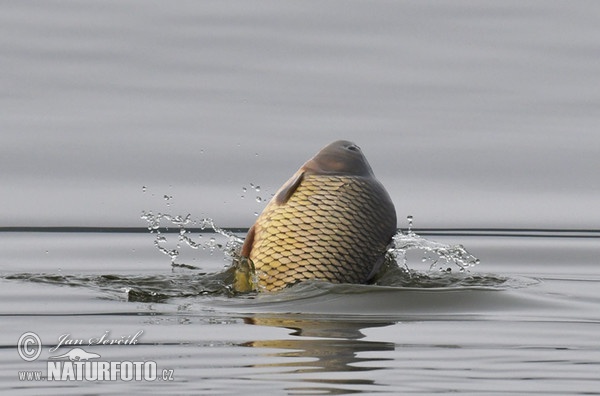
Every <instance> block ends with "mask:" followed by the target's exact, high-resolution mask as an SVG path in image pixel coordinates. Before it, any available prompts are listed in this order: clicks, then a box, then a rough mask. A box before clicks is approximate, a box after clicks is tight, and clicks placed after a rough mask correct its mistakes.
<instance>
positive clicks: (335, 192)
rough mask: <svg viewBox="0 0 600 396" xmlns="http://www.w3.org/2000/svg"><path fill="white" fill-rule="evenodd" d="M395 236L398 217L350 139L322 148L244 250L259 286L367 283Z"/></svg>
mask: <svg viewBox="0 0 600 396" xmlns="http://www.w3.org/2000/svg"><path fill="white" fill-rule="evenodd" d="M395 232H396V212H395V209H394V205H393V203H392V201H391V199H390V197H389V195H388V193H387V192H386V190H385V188H384V187H383V185H381V183H379V181H378V180H377V179H375V177H374V175H373V172H372V170H371V167H370V166H369V164H368V163H367V161H366V158H365V157H364V155H363V154H362V152H361V151H360V149H359V148H358V147H357V146H356V145H355V144H353V143H351V142H348V141H337V142H334V143H332V144H330V145H328V146H326V147H325V148H323V149H322V150H321V151H320V152H319V153H317V155H316V156H315V157H313V158H312V159H311V160H309V161H308V162H306V163H305V164H304V165H303V166H302V167H301V168H300V169H299V170H298V172H296V174H294V176H292V178H290V180H288V182H287V183H286V184H284V185H283V186H282V187H281V188H280V190H279V191H278V192H277V193H276V194H275V196H274V197H273V199H272V200H271V201H270V202H269V204H268V205H267V206H266V207H265V209H264V210H263V212H262V214H261V215H260V216H259V218H258V219H257V220H256V223H255V224H254V225H253V226H252V228H251V229H250V231H249V233H248V236H247V238H246V240H245V242H244V246H243V247H242V256H243V257H247V258H248V259H249V260H250V261H251V263H252V265H253V267H254V271H255V282H256V283H257V284H256V285H255V288H256V289H258V290H267V291H275V290H279V289H282V288H284V287H286V286H288V285H292V284H294V283H297V282H301V281H305V280H309V279H320V280H325V281H329V282H332V283H365V282H367V281H368V280H369V279H370V278H371V277H372V276H373V275H374V274H375V273H376V271H377V270H378V269H379V267H380V266H381V264H382V263H383V260H384V258H385V254H386V252H387V248H388V245H389V244H390V243H391V240H392V237H393V235H394V233H395Z"/></svg>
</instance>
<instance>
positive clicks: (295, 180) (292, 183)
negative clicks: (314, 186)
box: [275, 168, 304, 205]
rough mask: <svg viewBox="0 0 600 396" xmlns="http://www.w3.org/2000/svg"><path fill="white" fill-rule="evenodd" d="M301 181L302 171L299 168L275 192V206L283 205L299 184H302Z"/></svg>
mask: <svg viewBox="0 0 600 396" xmlns="http://www.w3.org/2000/svg"><path fill="white" fill-rule="evenodd" d="M302 179H304V169H302V168H300V170H298V172H296V173H295V174H294V176H292V177H291V178H290V180H288V181H287V182H286V183H285V184H284V185H283V186H282V187H281V188H280V189H279V191H278V192H277V195H276V196H275V202H276V203H277V205H283V204H284V203H286V202H287V201H288V200H289V199H290V198H291V196H292V195H293V194H294V192H296V189H297V188H298V186H299V185H300V183H302Z"/></svg>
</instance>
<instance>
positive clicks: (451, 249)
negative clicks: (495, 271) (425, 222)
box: [389, 216, 479, 273]
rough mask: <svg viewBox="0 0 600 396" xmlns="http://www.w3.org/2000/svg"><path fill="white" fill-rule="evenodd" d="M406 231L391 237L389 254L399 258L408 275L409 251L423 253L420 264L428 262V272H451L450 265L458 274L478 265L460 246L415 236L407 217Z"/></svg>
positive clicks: (411, 217)
mask: <svg viewBox="0 0 600 396" xmlns="http://www.w3.org/2000/svg"><path fill="white" fill-rule="evenodd" d="M406 219H407V221H408V230H407V231H406V233H403V232H402V231H401V230H400V231H398V233H397V234H396V235H394V237H393V242H392V247H391V248H390V249H389V252H390V253H391V254H392V255H393V256H394V257H396V258H397V259H398V258H401V260H402V263H403V266H404V268H405V269H406V270H407V272H409V273H410V271H411V270H410V267H409V265H408V260H407V256H406V253H407V252H408V251H411V250H417V251H422V252H424V253H425V255H424V256H423V258H422V259H421V261H422V262H430V265H429V271H436V270H437V271H439V272H451V271H452V267H451V266H452V265H454V266H456V267H458V269H459V272H465V271H467V270H468V269H469V268H471V267H474V266H475V265H477V264H479V259H478V258H477V257H475V256H473V255H472V254H471V253H469V252H468V251H467V250H466V249H465V248H464V246H462V245H447V244H444V243H440V242H436V241H432V240H429V239H426V238H423V237H422V236H420V235H418V234H416V233H415V232H414V231H413V230H412V227H413V220H414V219H413V216H407V218H406Z"/></svg>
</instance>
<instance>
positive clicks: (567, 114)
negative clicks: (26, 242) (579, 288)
mask: <svg viewBox="0 0 600 396" xmlns="http://www.w3.org/2000/svg"><path fill="white" fill-rule="evenodd" d="M599 125H600V3H598V2H591V1H590V2H572V1H569V2H567V1H530V2H523V1H503V2H497V1H490V2H483V1H454V2H438V1H431V2H428V1H421V0H419V1H347V0H344V1H303V2H297V1H293V2H291V1H290V2H285V1H279V0H277V1H260V2H257V1H248V0H243V1H203V2H197V1H173V2H165V1H123V0H118V1H18V2H3V3H2V4H0V169H1V173H0V186H1V187H0V188H1V190H0V191H1V194H0V226H28V225H31V226H53V225H68V226H144V225H145V223H144V222H143V221H142V220H140V219H139V216H140V213H141V211H142V210H154V211H167V212H172V213H176V214H186V213H191V214H192V215H193V216H194V217H204V216H209V217H212V218H214V219H215V221H216V222H217V224H219V225H222V226H240V227H244V226H249V225H250V224H251V223H252V222H253V221H254V219H255V217H254V214H253V213H254V212H255V211H260V209H261V208H262V206H261V205H260V204H258V203H256V202H255V200H254V197H255V196H256V195H259V196H261V197H263V198H268V196H269V194H270V193H272V192H274V191H275V190H276V189H277V188H278V187H279V185H281V184H282V183H283V182H284V181H285V180H286V179H287V178H288V177H289V176H290V175H291V174H292V173H294V172H295V170H296V169H297V168H298V167H299V166H300V165H301V164H302V163H303V162H304V161H305V160H306V159H308V158H309V157H310V156H312V155H313V154H314V153H315V152H316V151H317V150H318V149H319V148H321V147H322V146H323V145H325V144H327V143H329V142H330V141H332V140H336V139H341V138H343V139H349V140H353V141H355V142H356V143H357V144H359V145H360V146H361V147H362V148H363V151H364V152H365V154H366V155H367V158H368V159H369V161H370V163H371V165H372V167H373V169H374V171H375V173H376V175H377V176H378V178H379V179H380V180H381V181H382V182H383V183H384V185H385V186H386V187H387V189H388V190H389V192H390V194H391V195H392V198H393V200H394V201H395V204H396V209H397V212H398V218H399V225H400V226H402V227H405V225H406V222H405V220H404V219H405V217H406V216H407V215H414V216H415V222H416V226H418V227H477V226H480V227H528V228H545V227H573V228H585V227H587V228H598V227H599V225H600V210H599V208H598V201H599V199H598V198H599V197H600V195H599V194H600V186H599V181H600V180H599V179H600V176H599V165H600V155H599V154H600V131H599V130H598V127H599ZM250 183H254V184H258V185H260V186H261V187H262V188H261V191H260V192H258V193H256V192H255V191H253V190H252V189H250ZM143 186H145V187H146V191H145V192H143ZM243 187H246V188H248V189H249V190H248V192H247V193H243V191H242V188H243ZM164 195H167V196H172V197H173V198H172V199H170V200H168V201H166V200H165V199H164V198H163V197H164ZM242 195H245V199H242V198H241V196H242ZM167 203H168V204H169V205H170V206H167Z"/></svg>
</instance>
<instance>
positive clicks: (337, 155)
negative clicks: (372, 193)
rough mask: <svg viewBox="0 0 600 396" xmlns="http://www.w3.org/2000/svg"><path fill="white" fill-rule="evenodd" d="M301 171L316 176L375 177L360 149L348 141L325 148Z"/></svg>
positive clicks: (338, 142) (341, 141) (334, 143)
mask: <svg viewBox="0 0 600 396" xmlns="http://www.w3.org/2000/svg"><path fill="white" fill-rule="evenodd" d="M301 170H304V171H305V172H307V173H308V174H315V175H349V176H373V171H372V170H371V166H370V165H369V163H368V162H367V159H366V158H365V156H364V154H363V153H362V150H361V149H360V147H358V146H357V145H356V144H354V143H352V142H349V141H347V140H338V141H335V142H333V143H331V144H329V145H327V146H325V147H323V148H322V149H321V151H319V152H318V153H317V154H316V155H315V156H314V157H312V158H311V159H310V160H308V161H307V162H306V163H305V164H304V166H302V168H301Z"/></svg>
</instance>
